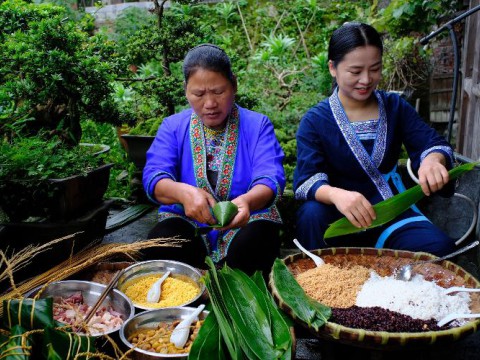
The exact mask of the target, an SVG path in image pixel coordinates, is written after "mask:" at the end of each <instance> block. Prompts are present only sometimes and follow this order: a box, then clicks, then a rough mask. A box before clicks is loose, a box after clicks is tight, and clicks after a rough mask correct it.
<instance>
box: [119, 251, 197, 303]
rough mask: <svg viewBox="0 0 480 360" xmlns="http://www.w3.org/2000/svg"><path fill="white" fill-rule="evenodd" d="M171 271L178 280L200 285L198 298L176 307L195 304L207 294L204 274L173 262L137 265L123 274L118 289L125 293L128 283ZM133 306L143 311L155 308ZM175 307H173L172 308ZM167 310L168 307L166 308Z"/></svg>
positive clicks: (156, 261) (161, 261) (164, 261)
mask: <svg viewBox="0 0 480 360" xmlns="http://www.w3.org/2000/svg"><path fill="white" fill-rule="evenodd" d="M166 271H170V272H171V273H170V276H172V277H177V278H185V277H187V278H189V279H190V280H192V281H193V282H194V283H195V284H197V285H198V287H199V289H200V291H199V293H198V295H197V296H195V297H194V298H193V299H191V300H190V301H187V302H185V303H183V304H178V305H176V306H174V307H180V306H187V305H191V304H194V303H195V302H196V301H197V300H198V299H199V298H200V297H201V296H202V294H203V293H204V292H205V284H204V283H203V282H201V281H200V278H201V277H202V274H201V273H200V271H198V270H197V269H195V268H194V267H192V266H190V265H187V264H185V263H182V262H179V261H172V260H149V261H142V262H138V263H135V264H133V265H131V266H129V267H128V268H126V269H125V270H124V271H123V274H122V275H121V276H120V278H119V279H118V282H117V288H118V289H120V290H121V291H125V289H126V285H127V283H129V282H130V281H131V280H133V279H135V278H139V277H143V276H147V275H151V274H158V273H161V274H163V273H165V272H166ZM133 305H134V306H135V307H136V308H138V309H141V310H152V309H154V308H153V307H146V306H142V305H140V304H137V303H135V302H133ZM170 307H173V306H170ZM165 308H167V307H165Z"/></svg>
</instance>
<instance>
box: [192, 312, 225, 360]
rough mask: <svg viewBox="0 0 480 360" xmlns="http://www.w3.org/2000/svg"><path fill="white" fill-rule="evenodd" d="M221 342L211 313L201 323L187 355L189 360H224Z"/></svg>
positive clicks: (218, 330) (213, 315) (213, 314)
mask: <svg viewBox="0 0 480 360" xmlns="http://www.w3.org/2000/svg"><path fill="white" fill-rule="evenodd" d="M222 347H223V340H222V336H221V332H220V328H219V326H218V322H217V319H216V317H215V313H214V312H213V311H211V312H210V313H209V314H208V315H207V317H206V318H205V321H204V322H203V324H202V326H201V328H200V330H199V331H198V335H197V337H196V338H195V341H194V342H193V344H192V347H191V348H190V351H189V353H188V359H189V360H202V359H211V360H226V356H225V354H224V352H223V348H222Z"/></svg>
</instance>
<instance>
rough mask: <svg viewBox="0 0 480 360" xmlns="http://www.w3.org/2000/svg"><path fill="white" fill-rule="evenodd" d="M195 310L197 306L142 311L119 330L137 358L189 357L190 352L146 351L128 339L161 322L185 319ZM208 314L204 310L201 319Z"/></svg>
mask: <svg viewBox="0 0 480 360" xmlns="http://www.w3.org/2000/svg"><path fill="white" fill-rule="evenodd" d="M193 311H195V308H193V307H175V308H162V309H155V310H148V311H144V312H141V313H139V314H137V315H135V316H134V317H132V318H131V319H129V320H128V321H126V322H125V323H124V324H123V326H122V328H121V329H120V332H119V335H120V339H121V340H122V342H123V343H124V344H125V345H126V346H127V347H128V348H129V349H134V352H133V354H132V356H133V359H135V360H151V359H155V360H157V359H186V358H187V357H188V353H187V354H159V353H155V352H151V351H146V350H142V349H139V348H137V347H135V345H133V344H132V343H131V342H130V341H128V339H129V338H130V337H131V336H132V335H134V334H135V333H137V332H138V331H139V330H141V329H156V328H157V326H158V324H159V323H162V322H173V321H175V320H182V319H185V318H186V317H188V316H189V315H190V314H191V313H192V312H193ZM207 315H208V311H202V313H201V314H200V315H199V316H198V318H199V319H200V320H204V319H205V318H206V317H207Z"/></svg>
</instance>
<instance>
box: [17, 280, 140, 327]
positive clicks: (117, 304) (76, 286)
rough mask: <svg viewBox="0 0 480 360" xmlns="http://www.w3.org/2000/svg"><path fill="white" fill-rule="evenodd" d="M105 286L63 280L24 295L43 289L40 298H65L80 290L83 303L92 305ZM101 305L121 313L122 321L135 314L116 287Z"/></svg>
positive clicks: (130, 302) (129, 301) (125, 297)
mask: <svg viewBox="0 0 480 360" xmlns="http://www.w3.org/2000/svg"><path fill="white" fill-rule="evenodd" d="M105 287H106V286H105V285H103V284H99V283H96V282H92V281H81V280H64V281H58V282H54V283H51V284H48V285H47V286H43V285H42V286H38V287H36V288H35V289H33V290H32V291H30V292H29V293H27V294H26V295H25V296H26V297H29V298H33V297H35V295H37V294H38V293H39V291H40V290H41V289H43V290H42V291H41V292H40V295H39V297H40V298H47V297H54V298H55V297H63V298H66V297H69V296H71V295H73V294H75V293H78V292H81V293H82V296H83V301H84V303H85V304H88V305H90V306H92V305H93V304H94V303H95V301H97V299H98V298H99V297H100V294H101V293H102V291H103V290H104V289H105ZM101 306H107V307H108V306H111V307H112V308H113V309H114V310H115V311H117V312H119V313H120V314H121V315H122V318H123V321H124V322H125V321H127V320H128V319H130V318H131V317H132V316H133V315H134V314H135V307H134V306H133V303H132V301H131V300H130V299H129V298H128V297H127V296H126V295H125V294H124V293H122V292H121V291H119V290H117V289H112V291H110V293H109V294H108V295H107V297H106V298H105V300H104V301H103V302H102V305H101ZM119 329H120V327H118V328H117V329H114V330H111V331H108V332H105V333H103V334H101V335H97V336H103V335H109V334H112V333H115V332H117V331H118V330H119Z"/></svg>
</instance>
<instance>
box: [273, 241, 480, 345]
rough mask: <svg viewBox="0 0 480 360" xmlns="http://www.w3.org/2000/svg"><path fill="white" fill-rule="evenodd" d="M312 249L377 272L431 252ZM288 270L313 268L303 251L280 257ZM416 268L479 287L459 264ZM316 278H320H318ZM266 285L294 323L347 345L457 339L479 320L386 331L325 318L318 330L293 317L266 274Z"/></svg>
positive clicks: (445, 281) (430, 276) (476, 304)
mask: <svg viewBox="0 0 480 360" xmlns="http://www.w3.org/2000/svg"><path fill="white" fill-rule="evenodd" d="M312 252H313V253H315V254H317V255H319V256H321V257H322V258H323V260H324V261H325V262H326V263H330V264H334V265H337V266H340V267H342V265H345V264H346V263H351V264H355V265H362V266H365V267H367V268H371V269H374V270H375V271H376V272H377V273H379V275H381V276H388V275H391V274H392V273H393V271H394V269H395V268H397V267H398V266H401V265H403V264H406V263H411V262H413V261H416V260H427V259H432V258H435V256H433V255H431V254H427V253H414V252H409V251H399V250H389V249H374V248H328V249H321V250H314V251H312ZM283 261H284V262H285V264H286V265H287V267H288V268H289V269H290V271H291V272H292V273H293V274H294V275H296V274H299V273H301V272H304V271H306V270H308V269H311V268H314V267H315V264H314V263H313V261H312V260H310V259H309V258H308V257H306V255H304V254H303V253H297V254H293V255H289V256H287V257H285V258H284V259H283ZM416 269H418V273H421V274H422V275H423V276H424V277H425V279H426V280H429V281H436V283H437V284H438V285H440V286H442V287H445V288H446V287H450V286H465V287H471V288H480V282H479V281H478V280H477V279H476V278H474V277H473V276H472V275H471V274H469V273H468V272H467V271H465V270H464V269H462V268H461V267H460V266H458V265H456V264H454V263H452V262H450V261H443V262H440V263H438V264H428V265H423V266H422V267H421V268H418V267H417V268H416ZM319 281H322V280H321V279H319ZM269 286H270V289H271V291H272V294H273V297H274V298H275V300H276V301H277V303H278V304H279V306H280V307H281V308H282V309H283V310H284V311H285V312H286V313H287V314H289V315H290V316H291V317H292V318H293V319H294V320H295V321H296V322H297V323H299V324H301V325H302V326H303V327H305V328H307V329H308V330H309V331H310V332H312V333H313V334H314V335H316V336H318V337H319V338H321V339H324V340H329V341H334V342H339V343H344V344H348V345H353V346H358V347H364V348H370V349H385V350H387V349H388V350H392V349H398V348H406V347H408V348H411V347H420V346H428V345H433V344H445V343H448V342H453V341H457V340H459V339H461V338H463V337H465V336H467V335H469V334H472V333H474V332H475V331H477V328H478V326H479V325H480V320H478V319H477V320H473V321H469V322H468V323H466V324H464V325H463V326H460V327H456V328H451V329H448V330H442V331H429V332H421V333H419V332H417V333H399V332H398V333H394V332H386V331H367V330H363V329H354V328H349V327H345V326H342V325H339V324H336V323H332V322H327V323H326V324H325V325H324V326H323V327H321V328H320V329H319V331H318V332H317V331H315V330H314V329H313V328H309V326H308V325H307V324H306V323H304V322H303V321H301V320H299V319H297V318H295V315H294V314H293V313H292V309H290V308H289V307H288V306H287V305H286V304H285V303H284V302H283V300H282V298H281V296H280V294H279V292H278V290H277V288H276V286H275V282H274V280H273V276H272V274H270V282H269ZM473 295H474V296H472V304H471V306H470V307H471V310H472V312H480V311H479V308H480V300H479V297H478V294H473Z"/></svg>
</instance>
